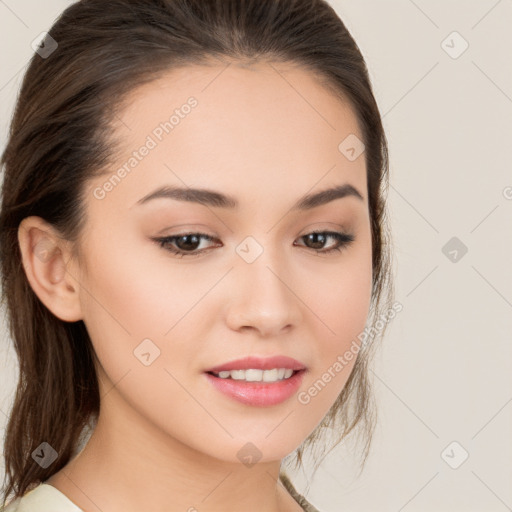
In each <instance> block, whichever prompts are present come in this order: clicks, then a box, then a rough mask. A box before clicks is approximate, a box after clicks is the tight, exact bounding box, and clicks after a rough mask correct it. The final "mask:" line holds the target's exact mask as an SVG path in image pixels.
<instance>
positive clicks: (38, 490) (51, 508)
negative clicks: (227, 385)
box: [0, 473, 319, 512]
mask: <svg viewBox="0 0 512 512" xmlns="http://www.w3.org/2000/svg"><path fill="white" fill-rule="evenodd" d="M280 479H281V482H282V483H283V485H284V487H285V488H286V489H287V490H288V492H289V493H290V494H291V495H292V496H293V499H294V500H295V501H296V502H297V503H298V504H299V505H300V506H301V507H302V509H303V510H304V511H305V512H319V511H318V509H316V508H315V507H314V506H313V505H311V503H309V502H308V501H306V499H305V498H304V496H302V495H301V494H299V493H298V492H297V491H296V490H295V488H294V487H293V485H292V483H291V481H290V479H289V478H288V476H287V475H286V474H283V473H281V475H280ZM0 512H84V511H83V510H82V509H81V508H79V507H77V506H76V505H75V504H74V503H73V502H72V501H71V500H70V499H69V498H68V497H67V496H66V495H65V494H64V493H62V492H61V491H59V490H58V489H57V488H56V487H53V485H50V484H45V483H41V484H39V485H38V486H37V487H35V488H34V489H32V490H31V491H29V492H27V493H26V494H25V495H24V496H22V497H21V498H17V499H16V500H14V501H12V502H11V503H9V504H8V505H6V506H5V508H3V509H0Z"/></svg>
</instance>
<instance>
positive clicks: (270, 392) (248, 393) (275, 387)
mask: <svg viewBox="0 0 512 512" xmlns="http://www.w3.org/2000/svg"><path fill="white" fill-rule="evenodd" d="M276 367H277V368H283V367H286V365H284V366H282V365H277V366H273V368H276ZM253 368H254V366H253ZM266 369H267V370H268V369H270V368H266ZM305 372H306V371H305V370H299V371H296V372H295V373H294V374H293V375H292V376H291V377H290V378H288V379H283V380H280V381H277V382H246V381H242V380H234V379H230V378H229V379H221V378H220V377H216V376H215V375H212V374H210V373H205V376H206V378H207V379H208V381H209V382H210V383H211V384H212V385H213V386H215V388H216V389H218V390H219V391H220V392H222V393H224V394H225V395H227V396H229V397H231V398H233V399H234V400H236V401H238V402H241V403H243V404H246V405H253V406H259V407H265V406H270V405H276V404H279V403H281V402H284V401H285V400H287V399H288V398H290V397H291V396H292V395H294V394H295V393H296V392H297V390H298V389H299V387H300V385H301V384H302V379H303V377H304V373H305Z"/></svg>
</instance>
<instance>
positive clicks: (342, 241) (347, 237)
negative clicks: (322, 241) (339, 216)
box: [153, 231, 355, 258]
mask: <svg viewBox="0 0 512 512" xmlns="http://www.w3.org/2000/svg"><path fill="white" fill-rule="evenodd" d="M314 234H321V235H326V236H327V237H332V238H334V239H335V240H337V241H338V245H337V246H335V247H331V248H330V249H327V250H324V249H311V250H312V251H315V252H316V253H317V254H330V253H333V252H334V251H341V250H342V249H344V248H345V247H348V246H349V245H350V244H351V243H352V242H353V241H354V240H355V237H354V236H353V235H351V234H348V233H338V232H337V231H312V232H311V233H307V234H305V235H302V236H301V237H300V238H301V239H302V238H305V237H307V236H309V235H314ZM192 235H195V236H197V237H198V238H203V239H205V240H208V241H210V242H213V241H215V238H214V237H212V236H210V235H207V234H206V233H181V234H179V235H173V236H166V237H162V238H153V240H154V241H155V242H157V243H158V245H159V246H160V247H162V248H163V249H165V250H166V251H169V252H170V253H172V254H174V255H176V256H177V257H179V258H183V257H185V256H186V257H195V256H199V255H201V254H203V253H204V252H206V251H208V250H210V249H212V247H209V248H207V249H202V250H201V251H196V252H190V251H183V250H181V249H176V248H173V247H172V246H169V244H170V243H172V242H174V241H176V239H178V238H182V237H185V236H192ZM303 247H306V246H303ZM306 248H308V247H306Z"/></svg>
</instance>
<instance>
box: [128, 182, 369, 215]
mask: <svg viewBox="0 0 512 512" xmlns="http://www.w3.org/2000/svg"><path fill="white" fill-rule="evenodd" d="M350 196H352V197H356V198H358V199H360V200H361V201H364V197H363V195H362V194H361V193H360V192H359V191H358V190H357V189H356V188H355V187H353V186H352V185H350V184H349V183H345V184H343V185H339V186H337V187H333V188H329V189H326V190H322V191H320V192H315V193H312V194H307V195H305V196H303V197H301V198H300V199H299V200H298V201H297V202H296V203H295V204H294V205H293V206H292V208H291V211H304V210H311V209H313V208H316V207H318V206H321V205H324V204H327V203H330V202H331V201H334V200H336V199H341V198H344V197H350ZM158 198H167V199H175V200H177V201H188V202H191V203H199V204H202V205H204V206H211V207H214V208H230V209H237V208H238V206H239V203H238V201H237V200H236V199H235V198H234V197H232V196H229V195H226V194H222V193H221V192H215V191H213V190H208V189H204V188H182V187H177V186H170V185H167V186H163V187H160V188H158V189H156V190H154V191H153V192H150V193H149V194H147V195H145V196H144V197H143V198H142V199H139V201H137V203H136V204H145V203H147V202H148V201H151V200H153V199H158Z"/></svg>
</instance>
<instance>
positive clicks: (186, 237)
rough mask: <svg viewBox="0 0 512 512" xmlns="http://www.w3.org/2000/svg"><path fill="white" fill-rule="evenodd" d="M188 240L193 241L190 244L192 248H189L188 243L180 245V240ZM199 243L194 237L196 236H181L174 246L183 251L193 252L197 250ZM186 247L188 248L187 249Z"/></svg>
mask: <svg viewBox="0 0 512 512" xmlns="http://www.w3.org/2000/svg"><path fill="white" fill-rule="evenodd" d="M188 239H193V240H194V241H193V242H192V243H191V244H192V247H190V243H188V244H187V242H185V244H181V243H180V241H181V240H188ZM199 243H200V241H199V237H198V236H196V235H183V236H180V237H179V238H178V239H177V240H176V245H177V246H178V247H179V248H180V249H183V250H193V249H197V246H198V245H199ZM187 245H188V247H187Z"/></svg>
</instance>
